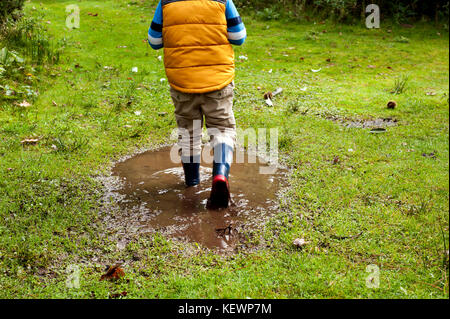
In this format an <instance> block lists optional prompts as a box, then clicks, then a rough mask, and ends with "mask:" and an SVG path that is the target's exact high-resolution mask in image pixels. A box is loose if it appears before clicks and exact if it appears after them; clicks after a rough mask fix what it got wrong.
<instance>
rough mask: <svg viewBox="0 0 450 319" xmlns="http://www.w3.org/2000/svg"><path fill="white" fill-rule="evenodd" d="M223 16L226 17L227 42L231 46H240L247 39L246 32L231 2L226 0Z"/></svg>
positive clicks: (231, 0)
mask: <svg viewBox="0 0 450 319" xmlns="http://www.w3.org/2000/svg"><path fill="white" fill-rule="evenodd" d="M225 15H226V17H227V31H228V41H230V43H231V44H235V45H242V44H243V43H244V41H245V39H246V38H247V31H246V30H245V26H244V23H243V22H242V19H241V17H240V16H239V13H238V11H237V9H236V6H235V5H234V3H233V0H227V6H226V10H225Z"/></svg>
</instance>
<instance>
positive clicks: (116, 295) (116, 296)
mask: <svg viewBox="0 0 450 319" xmlns="http://www.w3.org/2000/svg"><path fill="white" fill-rule="evenodd" d="M126 295H128V292H126V291H122V292H118V293H115V294H111V295H109V299H117V298H120V297H125V296H126Z"/></svg>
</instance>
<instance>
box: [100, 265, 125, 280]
mask: <svg viewBox="0 0 450 319" xmlns="http://www.w3.org/2000/svg"><path fill="white" fill-rule="evenodd" d="M123 276H125V272H124V271H123V269H122V268H120V265H115V266H109V267H108V269H107V271H106V273H105V274H104V275H102V276H101V277H100V280H105V279H106V280H117V279H119V278H122V277H123Z"/></svg>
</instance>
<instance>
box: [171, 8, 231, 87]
mask: <svg viewBox="0 0 450 319" xmlns="http://www.w3.org/2000/svg"><path fill="white" fill-rule="evenodd" d="M225 4H226V1H222V0H178V1H177V0H166V1H164V2H163V42H164V64H165V68H166V74H167V78H168V80H169V83H170V85H171V86H172V87H173V88H175V89H177V90H179V91H182V92H186V93H206V92H211V91H215V90H220V89H222V88H224V87H225V86H227V85H228V84H229V83H230V82H231V81H232V80H233V79H234V52H233V49H232V47H231V45H230V43H229V42H228V37H227V21H226V18H225Z"/></svg>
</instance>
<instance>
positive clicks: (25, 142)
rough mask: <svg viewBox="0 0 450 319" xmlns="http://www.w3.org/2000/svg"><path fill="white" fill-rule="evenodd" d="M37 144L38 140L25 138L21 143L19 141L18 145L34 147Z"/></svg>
mask: <svg viewBox="0 0 450 319" xmlns="http://www.w3.org/2000/svg"><path fill="white" fill-rule="evenodd" d="M38 142H39V138H26V139H24V140H22V141H20V143H22V145H35V144H37V143H38Z"/></svg>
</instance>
